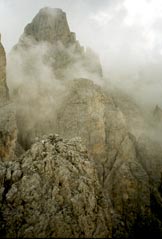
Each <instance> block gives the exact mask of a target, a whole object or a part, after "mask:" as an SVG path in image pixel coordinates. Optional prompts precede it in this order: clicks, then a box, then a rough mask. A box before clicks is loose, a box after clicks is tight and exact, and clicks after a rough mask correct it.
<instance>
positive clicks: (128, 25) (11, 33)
mask: <svg viewBox="0 0 162 239" xmlns="http://www.w3.org/2000/svg"><path fill="white" fill-rule="evenodd" d="M45 6H50V7H57V8H62V9H63V10H64V11H65V12H66V13H67V18H68V22H69V25H70V29H71V31H74V32H76V36H77V39H78V40H79V41H80V43H81V45H83V46H90V47H92V48H93V49H94V50H95V51H96V52H98V53H99V55H100V58H101V61H102V64H103V65H104V69H105V70H106V71H107V72H108V75H109V77H110V78H111V79H116V80H119V79H120V82H121V80H123V79H124V82H125V86H124V87H128V88H129V87H130V85H129V84H127V81H128V80H130V79H131V82H136V81H138V80H141V78H143V79H146V78H147V81H148V82H150V81H151V80H152V79H153V78H155V79H154V81H155V82H154V84H155V85H156V82H158V83H157V85H156V87H153V85H150V88H148V92H147V94H152V89H153V88H155V89H153V91H154V92H153V94H152V95H153V96H154V95H156V94H158V96H159V99H160V97H161V99H162V92H161V91H160V89H159V82H160V86H162V83H161V82H162V80H161V75H162V70H161V68H162V67H161V66H162V0H0V32H1V34H2V42H3V45H4V46H5V48H6V50H7V52H9V51H10V49H11V48H12V46H13V45H14V44H15V43H17V41H18V39H19V37H20V35H21V34H22V33H23V29H24V27H25V26H26V24H27V23H29V22H31V20H32V18H33V17H34V16H35V15H36V14H37V12H38V11H39V9H40V8H42V7H45ZM133 80H134V81H133ZM150 84H152V83H150ZM140 87H141V86H140ZM161 88H162V87H161ZM138 90H139V88H138V86H137V91H138ZM153 96H152V97H153Z"/></svg>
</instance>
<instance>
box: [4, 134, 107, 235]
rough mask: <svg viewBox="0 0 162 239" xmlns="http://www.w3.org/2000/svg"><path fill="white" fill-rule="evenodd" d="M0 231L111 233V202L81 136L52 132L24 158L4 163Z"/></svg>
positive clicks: (67, 233)
mask: <svg viewBox="0 0 162 239" xmlns="http://www.w3.org/2000/svg"><path fill="white" fill-rule="evenodd" d="M0 179H1V180H0V182H1V184H0V192H1V195H0V221H1V222H0V233H1V235H3V236H5V237H66V238H68V237H70V238H71V237H75V238H78V237H89V238H91V237H107V236H110V233H111V230H109V227H108V225H110V223H108V220H110V219H109V215H108V214H107V215H106V210H107V206H106V203H105V202H104V197H103V193H102V190H101V186H100V184H99V180H98V176H97V172H96V169H95V166H94V162H93V161H92V160H90V159H89V158H88V156H87V151H86V148H85V147H84V146H82V144H81V141H80V138H74V139H71V140H63V139H61V138H60V137H59V136H58V135H50V136H48V137H44V138H43V139H41V140H38V141H37V142H36V143H35V144H33V146H32V147H31V149H30V150H29V151H27V152H26V153H25V154H24V155H23V156H22V157H21V158H20V160H17V161H15V162H11V161H10V162H0Z"/></svg>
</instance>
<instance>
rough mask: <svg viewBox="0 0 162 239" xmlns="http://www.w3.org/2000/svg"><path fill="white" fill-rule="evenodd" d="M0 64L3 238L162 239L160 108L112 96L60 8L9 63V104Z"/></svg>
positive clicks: (41, 15) (0, 52) (43, 14)
mask: <svg viewBox="0 0 162 239" xmlns="http://www.w3.org/2000/svg"><path fill="white" fill-rule="evenodd" d="M0 60H1V61H0V64H1V65H0V66H1V67H0V106H1V107H0V236H1V237H4V238H9V237H11V238H13V237H16V238H19V237H21V238H36V237H43V238H139V237H146V238H147V237H151V238H162V150H161V140H157V138H156V137H155V135H157V131H159V132H160V130H161V128H160V126H158V127H157V121H158V124H160V122H161V109H160V107H158V106H157V107H156V108H155V110H154V111H153V114H152V112H150V115H151V117H150V118H149V120H148V118H147V117H146V116H148V114H147V115H146V114H145V113H144V112H142V111H141V108H140V107H139V106H138V105H137V104H136V102H135V101H134V100H133V99H132V98H131V97H128V96H127V95H126V94H125V93H123V92H120V91H115V90H114V91H113V90H110V89H109V87H106V85H105V84H106V83H105V82H104V78H103V77H102V67H101V64H100V62H99V58H98V57H97V56H96V54H95V53H94V52H93V51H92V50H91V49H87V50H84V48H83V47H81V46H80V44H79V42H78V41H77V40H76V36H75V34H74V33H72V32H71V31H70V28H69V26H68V22H67V18H66V14H65V12H63V11H62V10H61V9H52V8H43V9H41V10H40V11H39V12H38V14H37V15H36V16H35V17H34V18H33V20H32V22H31V23H30V24H28V25H27V26H26V27H25V29H24V33H23V34H22V36H21V37H20V40H19V42H18V43H17V44H16V45H15V47H14V48H13V49H12V51H11V53H10V54H9V56H8V66H7V71H8V74H7V75H8V83H9V84H10V89H11V92H10V99H9V97H8V88H7V84H6V56H5V51H4V48H3V47H2V45H0ZM20 62H21V64H20ZM15 66H16V67H15ZM15 69H16V71H15ZM148 129H149V130H148ZM153 136H154V137H153ZM158 137H159V139H160V137H161V136H160V134H159V136H158Z"/></svg>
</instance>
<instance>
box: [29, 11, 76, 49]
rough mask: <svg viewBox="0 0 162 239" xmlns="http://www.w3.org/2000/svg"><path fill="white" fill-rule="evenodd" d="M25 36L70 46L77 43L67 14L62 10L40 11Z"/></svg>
mask: <svg viewBox="0 0 162 239" xmlns="http://www.w3.org/2000/svg"><path fill="white" fill-rule="evenodd" d="M24 33H25V36H29V37H32V38H33V39H34V40H36V41H38V42H40V41H47V42H49V43H52V44H54V43H56V42H59V41H60V42H61V43H62V44H63V45H65V46H68V45H70V44H73V43H74V42H75V36H74V34H73V33H72V32H70V28H69V25H68V21H67V18H66V13H65V12H63V11H62V9H60V8H50V7H45V8H42V9H40V11H39V12H38V13H37V15H36V16H35V17H34V18H33V20H32V22H31V23H30V24H28V25H27V26H26V27H25V30H24Z"/></svg>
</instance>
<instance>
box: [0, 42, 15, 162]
mask: <svg viewBox="0 0 162 239" xmlns="http://www.w3.org/2000/svg"><path fill="white" fill-rule="evenodd" d="M16 139H17V127H16V119H15V110H14V106H13V104H12V103H11V102H10V101H9V95H8V87H7V83H6V54H5V51H4V48H3V46H2V44H1V42H0V160H9V159H11V158H12V159H13V158H14V155H15V147H16Z"/></svg>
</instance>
